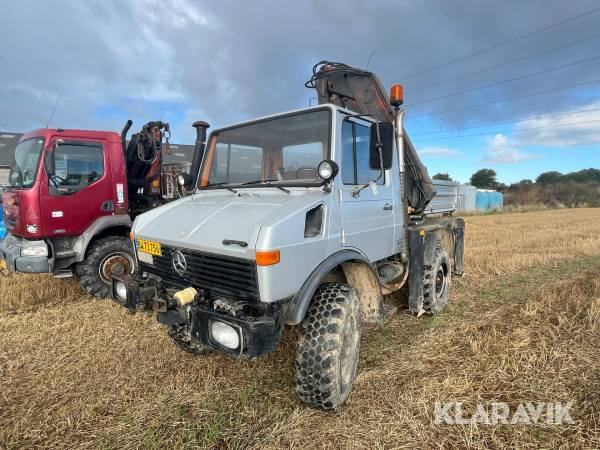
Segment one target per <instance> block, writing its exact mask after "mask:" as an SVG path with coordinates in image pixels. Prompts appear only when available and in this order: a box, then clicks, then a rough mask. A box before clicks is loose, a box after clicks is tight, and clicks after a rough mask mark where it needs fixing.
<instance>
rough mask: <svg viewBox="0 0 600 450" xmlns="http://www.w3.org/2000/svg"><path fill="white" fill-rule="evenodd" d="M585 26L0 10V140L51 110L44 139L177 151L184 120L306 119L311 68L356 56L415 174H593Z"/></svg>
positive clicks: (594, 31) (349, 15)
mask: <svg viewBox="0 0 600 450" xmlns="http://www.w3.org/2000/svg"><path fill="white" fill-rule="evenodd" d="M596 8H599V10H598V11H595V12H592V13H590V14H585V13H588V12H590V11H592V10H594V9H596ZM576 16H579V17H576ZM572 18H573V19H572ZM571 19H572V20H571ZM561 22H562V23H561ZM599 24H600V3H599V2H598V1H597V0H571V1H564V0H528V1H521V0H505V1H502V2H499V1H496V2H492V1H481V0H454V1H447V0H420V1H414V0H405V1H391V0H390V1H379V0H371V1H368V2H366V1H358V0H345V1H342V0H327V1H317V0H313V1H282V0H279V1H260V0H257V1H252V2H241V1H237V2H234V1H220V2H210V1H204V2H202V1H195V0H171V1H169V0H161V1H158V0H128V1H116V0H102V1H91V0H88V1H74V0H72V1H62V0H55V1H52V2H49V1H44V0H37V1H33V0H19V1H17V0H4V1H3V2H2V8H1V14H0V42H1V43H2V45H1V46H0V131H15V132H20V131H27V130H29V129H33V128H39V127H43V126H45V124H46V121H47V120H48V117H49V115H50V113H51V111H52V108H53V105H54V104H55V102H56V100H57V98H59V97H60V102H59V104H58V108H57V110H56V113H55V115H54V117H53V119H52V122H51V124H50V126H55V127H66V128H92V129H109V130H119V129H120V128H121V127H122V124H123V123H124V121H125V120H126V119H127V118H132V119H134V121H135V122H136V123H137V124H138V125H140V124H141V123H142V122H146V121H148V120H153V119H161V120H166V121H169V122H170V123H171V124H172V126H173V138H172V140H173V142H176V143H192V142H193V138H194V133H193V129H192V128H191V123H192V122H193V121H194V120H198V119H202V120H207V121H208V122H210V123H211V124H212V125H213V128H214V127H215V126H223V125H226V124H229V123H232V122H236V121H240V120H244V119H248V118H252V117H256V116H259V115H266V114H272V113H276V112H280V111H285V110H290V109H296V108H300V107H303V106H307V105H308V104H309V102H310V101H311V97H314V93H313V92H311V91H310V90H308V89H306V88H305V87H304V81H306V79H307V78H308V76H309V74H310V70H311V67H312V65H313V64H314V63H315V62H317V61H319V60H321V59H328V60H333V61H342V62H345V63H347V64H351V65H356V66H359V67H365V66H366V64H367V61H368V60H369V56H370V55H372V56H371V58H370V63H369V68H370V69H371V70H373V71H375V72H376V73H377V74H378V75H379V76H380V78H381V79H382V80H383V82H384V84H386V85H388V86H389V85H390V84H392V83H394V82H401V83H403V85H404V88H405V100H406V103H405V105H406V109H407V111H408V112H407V125H406V126H407V129H408V131H409V133H410V134H411V135H412V137H413V141H414V143H415V145H416V146H417V148H418V149H419V150H420V153H421V155H422V157H423V159H424V161H425V163H426V164H427V165H428V167H429V171H430V173H431V174H434V173H436V172H440V171H441V172H449V173H450V175H451V176H453V177H454V178H455V179H458V180H460V181H467V180H468V178H469V177H470V175H471V174H472V173H473V172H474V171H476V170H478V169H480V168H483V167H489V168H493V169H495V170H496V171H497V172H498V175H499V177H498V178H499V180H500V181H504V182H507V183H508V182H513V181H518V180H520V179H523V178H535V177H536V176H537V175H538V174H539V173H541V172H544V171H548V170H559V171H562V172H568V171H573V170H579V169H582V168H587V167H600V95H599V94H600V27H599V26H598V25H599ZM542 29H543V31H541V32H536V31H537V30H542ZM528 34H529V35H528ZM522 36H525V37H523V38H520V37H522ZM507 41H510V42H509V43H508V44H506V45H498V44H501V43H503V42H507ZM489 48H492V49H491V50H487V51H486V49H489ZM373 52H374V53H373ZM472 54H475V55H474V56H468V55H472ZM465 56H467V57H465Z"/></svg>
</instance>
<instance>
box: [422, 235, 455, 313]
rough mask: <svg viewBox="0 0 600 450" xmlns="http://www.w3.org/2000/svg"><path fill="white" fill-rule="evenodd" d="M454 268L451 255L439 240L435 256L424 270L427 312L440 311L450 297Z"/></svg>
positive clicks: (424, 303) (424, 299) (424, 294)
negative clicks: (451, 264)
mask: <svg viewBox="0 0 600 450" xmlns="http://www.w3.org/2000/svg"><path fill="white" fill-rule="evenodd" d="M451 284H452V270H451V267H450V257H449V256H448V252H447V251H446V250H445V249H444V247H443V245H442V243H441V242H437V244H436V247H435V251H434V252H433V257H432V258H431V260H430V261H426V263H425V268H424V271H423V309H424V310H425V312H426V313H427V314H430V315H434V314H438V313H440V312H441V311H442V310H443V309H444V308H445V306H446V304H447V303H448V299H449V298H450V286H451Z"/></svg>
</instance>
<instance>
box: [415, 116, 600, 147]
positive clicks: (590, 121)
mask: <svg viewBox="0 0 600 450" xmlns="http://www.w3.org/2000/svg"><path fill="white" fill-rule="evenodd" d="M596 122H600V119H597V120H584V121H581V122H571V123H562V124H558V125H546V126H543V127H532V128H522V129H520V130H500V131H490V132H488V133H474V134H465V135H462V136H450V137H440V138H427V139H417V140H419V141H421V142H426V141H445V140H446V139H461V138H468V137H475V136H488V135H491V134H498V133H507V132H510V133H522V132H524V131H532V130H543V129H545V128H558V127H568V126H572V125H583V124H587V123H596Z"/></svg>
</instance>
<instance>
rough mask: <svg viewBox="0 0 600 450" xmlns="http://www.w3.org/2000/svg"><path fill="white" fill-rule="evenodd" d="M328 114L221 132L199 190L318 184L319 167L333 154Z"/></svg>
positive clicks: (298, 116) (318, 112)
mask: <svg viewBox="0 0 600 450" xmlns="http://www.w3.org/2000/svg"><path fill="white" fill-rule="evenodd" d="M330 124H331V118H330V112H329V110H325V109H321V110H316V111H314V110H313V111H309V112H301V113H294V114H289V115H284V116H280V117H274V118H269V119H265V120H261V121H258V122H254V123H250V124H247V125H240V126H234V127H231V128H226V129H223V130H219V131H216V132H215V133H214V134H213V137H212V139H211V142H210V145H209V150H208V153H207V157H206V158H205V164H204V167H203V169H202V176H201V177H200V187H201V188H207V187H208V188H210V187H211V186H215V187H217V186H220V187H223V186H224V185H229V186H240V185H257V184H261V183H266V182H269V183H276V184H281V185H290V186H294V185H296V186H298V185H299V186H302V185H314V184H318V183H319V176H318V171H317V167H318V165H319V163H320V162H321V161H323V160H324V159H327V157H328V156H327V155H328V154H329V135H330V127H331V125H330Z"/></svg>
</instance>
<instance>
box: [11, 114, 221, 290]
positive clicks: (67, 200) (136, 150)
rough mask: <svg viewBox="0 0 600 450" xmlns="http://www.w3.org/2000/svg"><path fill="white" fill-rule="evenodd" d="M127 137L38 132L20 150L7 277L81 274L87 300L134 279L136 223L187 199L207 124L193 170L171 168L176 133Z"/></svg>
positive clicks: (159, 130) (148, 130) (155, 130)
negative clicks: (121, 278) (116, 280)
mask: <svg viewBox="0 0 600 450" xmlns="http://www.w3.org/2000/svg"><path fill="white" fill-rule="evenodd" d="M131 125H132V121H131V120H129V121H127V123H126V124H125V127H124V128H123V130H122V132H121V133H120V134H119V133H116V132H111V131H90V130H66V129H39V130H34V131H30V132H28V133H26V134H24V135H23V136H22V138H21V140H20V141H19V144H18V146H17V148H16V150H15V162H14V164H13V166H12V168H11V171H10V174H9V188H8V191H6V192H4V193H3V194H2V195H3V202H2V203H3V207H4V219H5V223H6V228H7V232H8V233H7V235H6V238H5V239H4V240H3V241H2V242H1V243H0V271H2V272H4V273H6V272H26V273H48V272H49V273H52V274H54V275H55V276H57V277H67V276H72V275H73V274H74V275H75V276H76V277H77V278H78V279H79V282H80V284H81V286H82V287H83V288H84V289H85V290H86V291H87V292H89V293H91V294H94V295H97V296H102V297H104V296H107V295H108V293H109V289H110V287H111V283H112V277H113V276H114V275H124V274H130V273H133V271H134V269H135V265H136V261H135V255H134V253H133V250H132V245H131V242H130V240H129V232H130V228H131V224H132V223H133V220H134V219H135V217H137V216H138V215H139V214H141V213H143V212H146V211H148V210H150V209H153V208H156V207H158V206H161V205H163V204H165V203H166V202H168V201H170V200H174V199H176V198H180V197H183V196H185V195H186V194H187V190H188V189H189V187H190V185H191V183H192V180H193V179H194V178H195V177H194V173H195V172H197V170H198V167H199V165H200V161H201V159H202V153H203V151H204V141H205V139H206V129H207V128H208V127H209V125H208V124H207V123H206V122H195V123H194V127H195V128H196V131H197V139H196V145H195V149H194V156H193V160H192V164H191V167H190V168H189V170H188V171H186V170H185V168H184V167H183V166H181V167H173V166H170V167H169V168H166V167H165V166H163V153H164V152H168V146H169V142H168V139H169V136H170V129H169V124H168V123H164V122H161V121H154V122H149V123H147V124H146V125H144V126H143V127H142V129H141V130H140V132H139V133H135V134H133V135H132V136H131V139H130V140H129V141H127V133H128V132H129V129H130V127H131Z"/></svg>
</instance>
